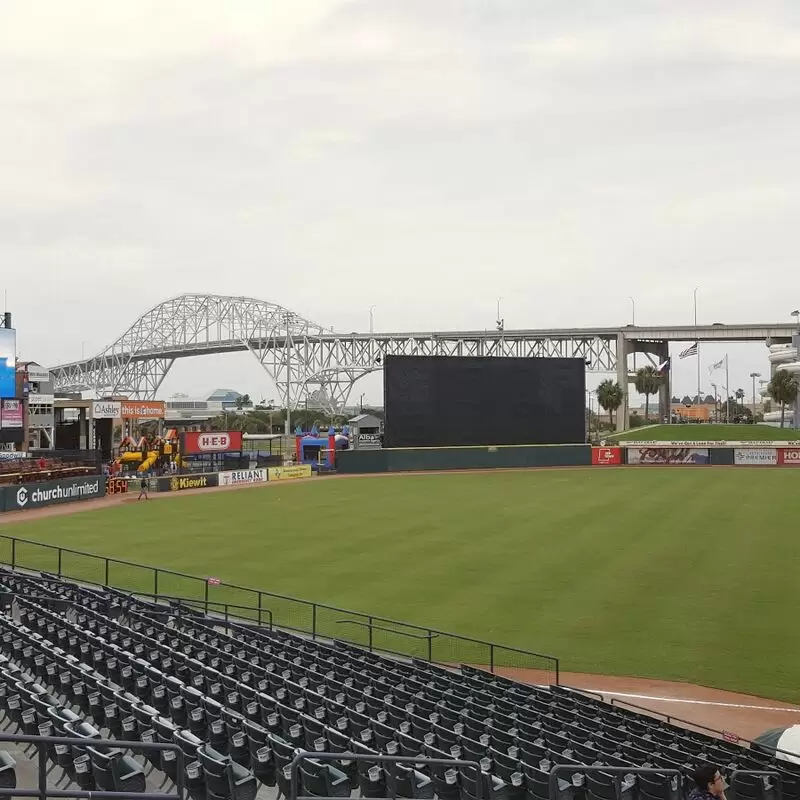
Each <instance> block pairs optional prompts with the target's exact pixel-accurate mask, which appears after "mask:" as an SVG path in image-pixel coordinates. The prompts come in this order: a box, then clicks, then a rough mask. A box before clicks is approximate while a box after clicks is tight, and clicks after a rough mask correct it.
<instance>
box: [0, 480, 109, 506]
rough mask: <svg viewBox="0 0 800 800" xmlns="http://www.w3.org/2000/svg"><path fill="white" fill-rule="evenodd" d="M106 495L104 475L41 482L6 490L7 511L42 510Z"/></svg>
mask: <svg viewBox="0 0 800 800" xmlns="http://www.w3.org/2000/svg"><path fill="white" fill-rule="evenodd" d="M105 493H106V479H105V478H104V477H103V476H102V475H91V476H88V477H80V478H65V479H63V480H60V481H41V482H38V483H29V484H25V485H23V486H17V487H7V488H6V489H5V492H4V495H5V509H6V511H20V510H23V509H29V508H41V507H42V506H51V505H56V504H58V503H74V502H75V501H76V500H92V499H94V498H95V497H102V496H103V495H104V494H105Z"/></svg>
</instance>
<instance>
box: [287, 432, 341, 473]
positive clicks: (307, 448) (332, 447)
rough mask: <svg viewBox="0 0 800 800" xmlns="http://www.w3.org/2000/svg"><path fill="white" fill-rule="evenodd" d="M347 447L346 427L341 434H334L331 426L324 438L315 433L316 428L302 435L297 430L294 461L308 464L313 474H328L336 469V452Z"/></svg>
mask: <svg viewBox="0 0 800 800" xmlns="http://www.w3.org/2000/svg"><path fill="white" fill-rule="evenodd" d="M349 447H350V433H349V430H348V428H347V427H345V428H344V430H343V431H342V433H336V431H335V429H334V427H333V425H331V427H330V428H328V433H327V435H325V436H322V435H320V434H319V433H318V432H317V430H316V426H315V427H314V428H312V429H311V432H310V433H302V432H301V431H300V430H299V429H298V430H297V432H296V435H295V461H296V462H297V463H298V464H309V465H310V466H311V469H312V470H314V471H315V472H329V471H331V470H333V469H335V468H336V451H337V450H347V449H348V448H349Z"/></svg>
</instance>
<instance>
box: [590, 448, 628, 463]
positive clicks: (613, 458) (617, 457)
mask: <svg viewBox="0 0 800 800" xmlns="http://www.w3.org/2000/svg"><path fill="white" fill-rule="evenodd" d="M621 463H622V448H620V447H593V448H592V464H594V466H596V467H609V466H612V465H615V464H621Z"/></svg>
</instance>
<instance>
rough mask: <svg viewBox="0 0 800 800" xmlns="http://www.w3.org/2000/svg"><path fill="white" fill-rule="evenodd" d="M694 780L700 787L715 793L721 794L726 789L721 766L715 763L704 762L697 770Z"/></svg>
mask: <svg viewBox="0 0 800 800" xmlns="http://www.w3.org/2000/svg"><path fill="white" fill-rule="evenodd" d="M692 777H693V778H694V782H695V783H696V784H697V788H698V789H702V790H703V791H704V792H710V793H711V794H713V795H720V794H722V792H723V791H724V790H725V782H724V781H723V779H722V775H721V774H720V771H719V767H717V766H714V764H702V765H701V766H699V767H698V768H697V769H696V770H695V771H694V775H693V776H692Z"/></svg>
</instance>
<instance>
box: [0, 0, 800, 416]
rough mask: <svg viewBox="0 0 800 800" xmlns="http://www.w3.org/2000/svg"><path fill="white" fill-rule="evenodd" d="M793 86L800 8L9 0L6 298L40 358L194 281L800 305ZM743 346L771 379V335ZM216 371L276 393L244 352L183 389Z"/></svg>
mask: <svg viewBox="0 0 800 800" xmlns="http://www.w3.org/2000/svg"><path fill="white" fill-rule="evenodd" d="M799 101H800V3H797V2H785V3H781V2H769V0H761V2H758V3H755V2H752V1H751V0H748V2H735V1H733V0H720V1H719V2H713V1H711V0H705V2H703V3H697V2H695V0H687V2H679V1H676V0H669V1H668V2H646V1H645V0H642V2H622V1H621V0H619V1H618V2H614V0H597V2H579V0H573V1H572V2H561V0H549V2H542V1H541V0H349V1H348V0H291V2H290V1H289V0H285V1H284V2H279V1H276V2H265V1H264V0H236V2H221V0H220V1H219V2H211V0H185V1H184V0H169V2H166V3H165V2H163V0H159V1H158V2H156V1H155V0H135V1H134V0H127V1H126V0H113V1H111V0H94V1H90V0H70V1H69V2H64V1H63V0H50V1H47V0H19V1H17V0H0V103H1V104H2V116H1V117H0V119H2V124H0V288H2V289H5V290H6V291H7V292H8V303H9V309H10V310H11V311H13V312H14V316H15V324H16V327H17V328H18V329H19V341H18V345H19V351H20V353H21V355H22V357H23V358H26V359H28V358H30V359H35V360H37V361H40V362H42V363H45V364H48V365H52V364H54V363H58V362H60V361H67V360H72V359H75V358H78V357H80V355H81V351H82V349H83V350H84V352H85V353H86V355H87V356H88V355H90V354H91V353H93V352H95V351H99V350H101V349H102V348H103V347H104V346H105V345H107V344H108V343H110V342H111V341H112V340H113V339H114V338H116V337H117V336H118V335H119V334H121V333H122V332H123V331H124V330H125V328H127V327H128V326H129V325H130V324H131V323H132V322H134V321H135V319H136V318H137V317H138V316H139V314H140V313H142V312H143V311H145V310H146V309H147V308H149V307H151V306H153V305H155V304H157V303H158V302H159V301H161V300H162V299H165V298H167V297H169V296H172V295H176V294H181V293H184V292H198V291H200V292H203V291H207V292H210V293H222V294H236V295H251V296H254V297H257V298H261V299H265V300H271V301H273V302H276V303H280V304H283V305H285V306H288V307H290V308H292V309H293V310H295V311H297V312H298V313H301V314H305V315H307V316H308V317H310V318H312V319H314V320H317V321H319V322H321V323H323V324H325V325H327V326H334V327H335V328H336V329H337V330H343V331H350V330H356V329H359V330H367V329H368V325H369V307H370V306H371V305H374V306H375V325H376V329H378V330H391V331H405V330H407V331H412V330H420V329H421V330H430V329H439V330H442V329H451V330H452V329H462V328H463V329H476V328H487V327H492V326H493V324H494V319H495V310H496V302H497V297H501V298H502V300H501V313H502V316H503V317H504V318H505V321H506V327H507V328H517V327H520V328H521V327H525V328H536V327H551V326H576V325H586V326H589V325H622V324H625V323H627V322H630V321H631V311H632V308H631V301H630V299H629V296H632V297H633V298H635V304H636V322H637V323H639V324H648V323H675V324H681V323H690V322H691V321H692V315H693V309H692V292H693V289H694V287H695V286H698V287H699V291H698V298H699V308H698V312H699V319H700V321H701V322H715V321H721V322H741V321H745V322H746V321H758V322H762V321H763V322H766V321H789V319H790V318H789V312H790V311H791V310H792V309H793V308H795V307H797V306H798V305H800V279H799V273H798V263H800V262H799V260H798V255H797V250H798V244H797V242H798V224H799V223H800V218H799V215H798V212H800V147H798V133H799V132H800V126H798V123H799V122H800V102H799ZM724 352H725V348H719V347H708V348H706V349H704V350H701V357H702V359H703V361H702V363H703V376H704V390H708V389H709V387H708V385H707V383H708V381H707V371H706V369H705V365H706V364H707V363H710V362H711V361H712V360H716V359H717V358H719V357H720V356H721V355H722V354H724ZM730 353H731V383H732V384H733V385H735V386H742V387H744V388H746V389H747V391H748V397H749V394H750V381H749V378H748V377H747V375H748V373H749V372H751V371H753V370H759V371H761V372H764V373H765V374H766V373H767V372H768V365H767V362H766V351H765V348H764V347H762V346H757V345H752V346H734V347H732V348H730ZM695 383H696V378H695V366H694V363H693V362H690V361H683V362H680V363H677V359H676V364H675V373H674V384H675V392H676V393H678V394H683V393H686V392H690V391H692V390H693V388H694V386H695ZM217 386H225V387H232V388H238V389H240V390H241V391H248V392H250V393H251V394H252V395H254V396H256V397H259V398H260V397H261V396H265V395H274V389H271V388H270V387H269V386H268V385H266V384H265V382H264V377H263V375H262V373H261V372H260V370H259V367H258V366H257V364H256V363H255V361H254V360H253V359H252V357H249V356H247V355H241V356H229V357H215V358H210V359H189V360H185V361H184V362H183V363H180V364H179V366H177V367H176V368H175V369H174V370H173V372H172V373H171V375H170V377H169V378H168V380H167V381H166V383H165V386H164V389H165V394H170V393H172V392H175V391H185V392H187V393H189V394H198V393H200V392H202V391H205V390H209V389H213V388H215V387H217ZM380 387H381V381H380V379H379V378H378V377H376V376H373V377H372V378H370V379H368V380H366V381H364V385H363V387H362V386H361V385H359V387H358V389H357V390H356V397H357V395H358V394H359V393H360V392H361V391H365V392H366V393H367V400H373V401H378V400H380V395H381V391H380ZM732 388H733V386H732Z"/></svg>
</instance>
